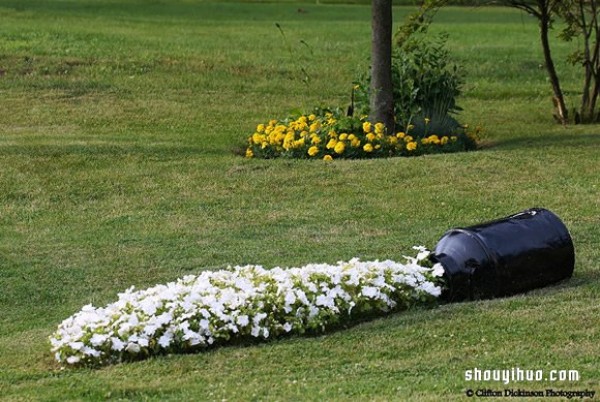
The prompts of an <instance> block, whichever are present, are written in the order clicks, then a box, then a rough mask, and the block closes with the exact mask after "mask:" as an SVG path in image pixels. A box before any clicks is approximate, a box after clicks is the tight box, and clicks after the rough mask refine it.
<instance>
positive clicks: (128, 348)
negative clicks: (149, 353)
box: [125, 342, 142, 353]
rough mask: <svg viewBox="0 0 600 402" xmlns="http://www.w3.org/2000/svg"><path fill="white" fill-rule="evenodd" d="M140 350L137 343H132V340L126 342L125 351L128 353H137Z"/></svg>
mask: <svg viewBox="0 0 600 402" xmlns="http://www.w3.org/2000/svg"><path fill="white" fill-rule="evenodd" d="M140 350H142V349H141V348H140V345H138V344H137V343H134V342H129V343H128V344H127V346H126V347H125V351H126V352H129V353H139V352H140Z"/></svg>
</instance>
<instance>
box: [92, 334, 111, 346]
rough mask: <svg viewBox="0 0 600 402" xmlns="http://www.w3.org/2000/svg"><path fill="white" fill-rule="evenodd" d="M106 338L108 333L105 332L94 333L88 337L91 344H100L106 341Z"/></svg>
mask: <svg viewBox="0 0 600 402" xmlns="http://www.w3.org/2000/svg"><path fill="white" fill-rule="evenodd" d="M107 339H108V335H105V334H94V335H92V337H91V338H90V343H91V344H92V345H93V346H100V345H102V344H103V343H104V342H106V340H107Z"/></svg>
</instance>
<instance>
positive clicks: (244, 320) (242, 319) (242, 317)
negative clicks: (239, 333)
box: [236, 315, 250, 327]
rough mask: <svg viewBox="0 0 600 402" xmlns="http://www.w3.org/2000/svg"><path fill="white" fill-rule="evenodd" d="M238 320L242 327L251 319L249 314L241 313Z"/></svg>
mask: <svg viewBox="0 0 600 402" xmlns="http://www.w3.org/2000/svg"><path fill="white" fill-rule="evenodd" d="M236 322H237V324H238V325H239V326H240V327H245V326H246V325H248V324H249V323H250V320H249V319H248V316H247V315H240V316H238V317H237V319H236Z"/></svg>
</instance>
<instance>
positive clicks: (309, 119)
mask: <svg viewBox="0 0 600 402" xmlns="http://www.w3.org/2000/svg"><path fill="white" fill-rule="evenodd" d="M316 118H317V116H315V115H314V114H311V115H310V116H308V121H314V120H315V119H316Z"/></svg>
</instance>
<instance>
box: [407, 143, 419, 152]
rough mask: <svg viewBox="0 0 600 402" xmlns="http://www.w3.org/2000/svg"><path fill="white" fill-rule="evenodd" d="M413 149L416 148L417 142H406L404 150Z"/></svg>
mask: <svg viewBox="0 0 600 402" xmlns="http://www.w3.org/2000/svg"><path fill="white" fill-rule="evenodd" d="M415 149H417V143H416V142H414V141H411V142H409V143H408V144H406V150H407V151H414V150H415Z"/></svg>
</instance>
